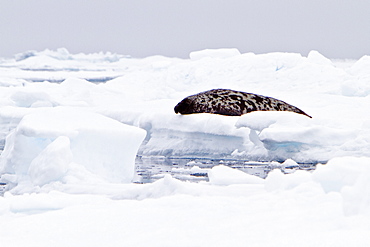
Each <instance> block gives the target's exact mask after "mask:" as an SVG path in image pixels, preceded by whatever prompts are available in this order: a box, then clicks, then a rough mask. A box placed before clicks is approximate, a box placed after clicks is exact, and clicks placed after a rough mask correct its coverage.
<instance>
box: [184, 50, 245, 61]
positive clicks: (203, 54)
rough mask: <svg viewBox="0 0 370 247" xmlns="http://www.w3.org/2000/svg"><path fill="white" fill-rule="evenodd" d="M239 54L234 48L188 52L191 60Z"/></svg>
mask: <svg viewBox="0 0 370 247" xmlns="http://www.w3.org/2000/svg"><path fill="white" fill-rule="evenodd" d="M238 55H240V52H239V50H238V49H236V48H224V49H205V50H201V51H193V52H191V53H190V55H189V56H190V59H191V60H200V59H202V58H229V57H234V56H238Z"/></svg>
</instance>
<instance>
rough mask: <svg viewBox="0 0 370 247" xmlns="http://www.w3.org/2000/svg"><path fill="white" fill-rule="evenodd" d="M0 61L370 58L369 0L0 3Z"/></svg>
mask: <svg viewBox="0 0 370 247" xmlns="http://www.w3.org/2000/svg"><path fill="white" fill-rule="evenodd" d="M0 3H1V4H0V57H11V56H13V55H14V54H16V53H19V52H24V51H27V50H38V51H41V50H44V49H46V48H48V49H57V48H59V47H65V48H67V49H68V50H69V51H70V52H71V53H79V52H84V53H91V52H100V51H103V52H106V51H110V52H113V53H119V54H125V55H131V56H133V57H145V56H150V55H164V56H170V57H182V58H187V57H188V55H189V53H190V52H191V51H194V50H201V49H205V48H228V47H235V48H238V49H239V50H240V52H242V53H245V52H254V53H266V52H275V51H283V52H299V53H301V54H302V55H304V56H306V55H307V54H308V52H309V51H310V50H318V51H319V52H320V53H322V54H323V55H325V56H326V57H329V58H360V57H361V56H363V55H370V1H369V0H255V1H252V0H158V1H156V0H131V1H128V0H86V1H83V0H0Z"/></svg>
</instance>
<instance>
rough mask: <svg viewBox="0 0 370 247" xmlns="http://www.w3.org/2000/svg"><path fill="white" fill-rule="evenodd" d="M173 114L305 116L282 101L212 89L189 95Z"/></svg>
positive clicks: (302, 112) (176, 107) (299, 110)
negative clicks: (276, 114)
mask: <svg viewBox="0 0 370 247" xmlns="http://www.w3.org/2000/svg"><path fill="white" fill-rule="evenodd" d="M174 110H175V113H180V114H183V115H185V114H194V113H212V114H220V115H226V116H241V115H243V114H247V113H249V112H253V111H290V112H295V113H298V114H302V115H305V116H307V117H309V118H312V117H311V116H310V115H308V114H306V113H305V112H304V111H302V110H301V109H299V108H298V107H295V106H293V105H290V104H288V103H286V102H284V101H282V100H278V99H275V98H272V97H267V96H263V95H258V94H253V93H245V92H240V91H235V90H230V89H212V90H209V91H205V92H201V93H198V94H195V95H191V96H188V97H186V98H185V99H183V100H182V101H180V102H179V103H178V104H177V105H176V106H175V109H174Z"/></svg>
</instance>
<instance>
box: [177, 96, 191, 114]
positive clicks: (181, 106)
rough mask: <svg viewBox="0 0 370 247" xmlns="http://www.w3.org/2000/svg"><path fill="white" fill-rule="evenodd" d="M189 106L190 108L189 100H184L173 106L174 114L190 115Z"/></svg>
mask: <svg viewBox="0 0 370 247" xmlns="http://www.w3.org/2000/svg"><path fill="white" fill-rule="evenodd" d="M190 106H191V100H189V99H187V98H185V99H183V100H182V101H181V102H180V103H178V104H177V105H176V106H175V108H174V110H175V113H180V114H190V113H191V111H190Z"/></svg>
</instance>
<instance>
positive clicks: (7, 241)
mask: <svg viewBox="0 0 370 247" xmlns="http://www.w3.org/2000/svg"><path fill="white" fill-rule="evenodd" d="M369 68H370V58H369V56H364V57H363V58H361V59H359V60H358V61H352V60H343V61H341V60H335V61H332V60H329V59H327V58H325V57H324V56H322V55H321V54H320V53H318V52H317V51H312V52H310V53H309V55H308V56H307V57H303V56H301V55H300V54H293V53H269V54H259V55H256V54H253V53H246V54H240V53H239V51H237V50H236V49H221V50H204V51H197V52H193V53H191V54H190V59H178V58H167V57H162V56H153V57H148V58H144V59H135V58H131V57H129V56H122V55H116V54H111V53H96V54H70V53H69V52H68V51H67V50H66V49H58V50H57V51H50V50H45V51H42V52H36V51H30V52H25V53H22V54H17V55H16V56H15V58H14V59H8V60H7V59H1V60H0V140H1V142H0V143H2V145H4V151H3V152H2V154H1V158H0V175H1V177H0V192H2V193H3V194H4V195H3V197H0V220H1V222H2V228H1V230H0V239H1V245H4V246H66V245H68V246H102V245H104V246H279V245H284V246H370V236H369V234H368V233H369V231H370V224H369V223H368V222H369V220H370V196H369V195H370V182H369V181H370V179H369V178H370V107H369V106H370V70H369ZM213 88H229V89H234V90H241V91H245V92H249V93H257V94H262V95H266V96H271V97H275V98H278V99H281V100H284V101H286V102H288V103H290V104H292V105H295V106H297V107H299V108H300V109H302V110H304V111H305V112H307V113H308V114H309V115H311V116H312V117H313V118H312V119H310V118H307V117H305V116H301V115H299V114H294V113H289V112H254V113H250V114H247V115H244V116H241V117H225V116H218V115H211V114H196V115H189V116H181V115H176V114H175V113H174V111H173V107H174V106H175V105H176V104H177V103H178V102H179V101H180V100H182V99H183V98H184V97H186V96H188V95H191V94H196V93H199V92H201V91H205V90H209V89H213ZM144 130H145V131H144ZM136 154H138V155H144V156H152V155H157V156H167V157H198V158H199V157H200V158H201V157H210V158H234V159H243V160H251V161H254V162H259V161H274V162H276V161H280V162H283V163H282V164H281V166H282V167H295V166H298V164H297V162H298V163H318V162H319V163H323V164H324V165H322V164H318V165H317V168H316V170H315V171H313V172H308V171H296V172H293V173H291V174H283V173H282V172H281V171H280V169H276V170H273V171H272V172H270V173H269V174H268V176H267V177H266V178H265V179H261V178H258V177H255V176H251V175H248V174H246V173H244V172H242V171H240V170H237V169H232V168H230V167H227V166H225V165H219V166H215V167H213V168H209V169H202V168H199V167H197V166H196V165H197V164H196V162H193V163H189V166H190V165H193V168H192V170H193V171H194V172H197V173H207V174H208V177H209V182H199V183H190V182H183V181H179V180H177V179H174V178H172V177H171V176H169V175H166V176H164V177H163V178H162V179H159V180H158V181H156V182H154V183H149V184H134V183H131V181H132V179H133V170H134V159H135V156H136Z"/></svg>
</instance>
